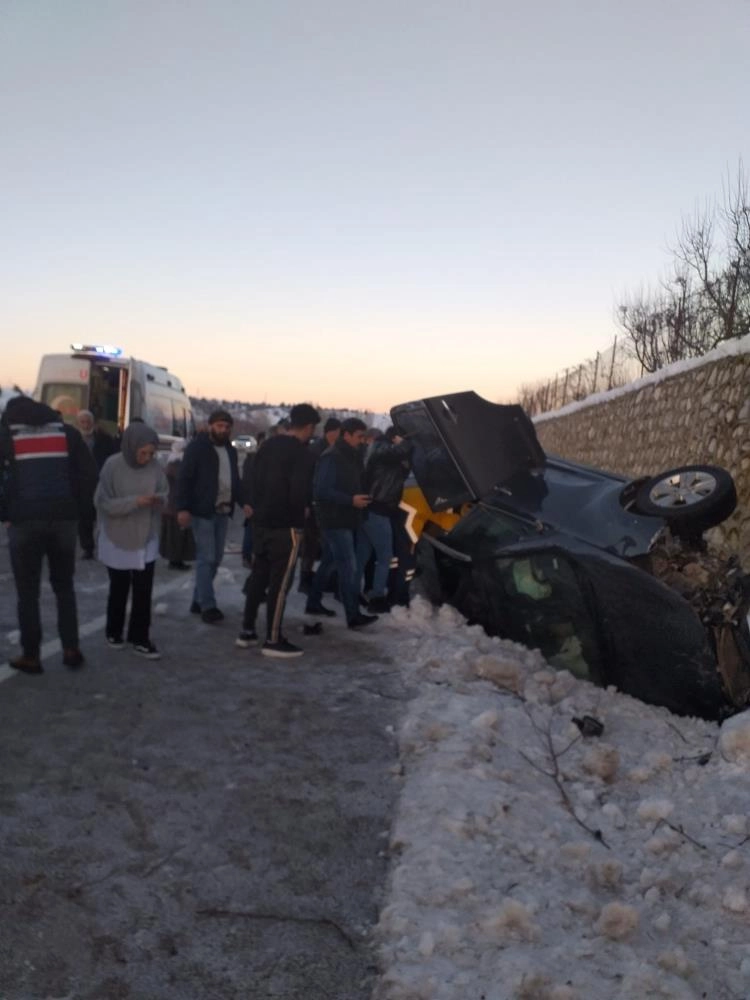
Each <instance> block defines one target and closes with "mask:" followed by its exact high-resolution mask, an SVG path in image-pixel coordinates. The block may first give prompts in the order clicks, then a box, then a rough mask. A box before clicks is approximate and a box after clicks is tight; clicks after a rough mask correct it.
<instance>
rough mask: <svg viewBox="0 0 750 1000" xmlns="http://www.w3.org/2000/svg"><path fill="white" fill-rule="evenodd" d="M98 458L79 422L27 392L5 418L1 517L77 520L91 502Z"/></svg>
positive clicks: (0, 431)
mask: <svg viewBox="0 0 750 1000" xmlns="http://www.w3.org/2000/svg"><path fill="white" fill-rule="evenodd" d="M96 475H97V470H96V463H95V462H94V459H93V458H92V456H91V452H90V451H89V449H88V448H87V447H86V444H85V442H84V440H83V438H82V437H81V434H80V432H79V431H78V430H77V429H76V428H75V427H69V426H68V425H67V424H65V423H63V421H62V418H61V417H60V414H59V413H58V412H57V411H56V410H53V409H52V408H51V407H49V406H47V405H46V403H37V402H36V401H35V400H33V399H30V398H29V397H28V396H14V398H13V399H11V400H10V401H9V402H8V405H7V406H6V407H5V412H4V413H3V416H2V420H0V521H9V522H11V523H12V524H15V523H20V522H22V521H76V520H78V518H79V516H80V514H81V513H82V512H83V511H86V510H87V509H88V508H89V507H90V505H91V499H92V496H93V494H94V489H95V487H96Z"/></svg>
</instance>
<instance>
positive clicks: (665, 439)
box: [534, 337, 750, 572]
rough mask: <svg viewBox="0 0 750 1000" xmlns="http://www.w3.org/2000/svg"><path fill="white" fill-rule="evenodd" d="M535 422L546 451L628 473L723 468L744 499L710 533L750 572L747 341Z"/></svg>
mask: <svg viewBox="0 0 750 1000" xmlns="http://www.w3.org/2000/svg"><path fill="white" fill-rule="evenodd" d="M746 342H747V343H746ZM534 422H535V426H536V431H537V434H538V436H539V440H540V441H541V443H542V446H543V447H544V449H545V451H547V452H550V453H551V454H557V455H560V456H561V457H563V458H568V459H573V460H576V461H580V462H585V463H588V464H590V465H595V466H598V467H599V468H602V469H607V470H609V471H611V472H617V473H620V474H622V475H624V476H627V477H628V478H636V477H638V476H644V475H656V474H657V473H659V472H662V471H664V470H666V469H670V468H673V467H675V466H678V465H694V464H701V465H703V464H708V465H721V466H724V468H726V469H728V470H729V471H730V472H731V473H732V475H733V476H734V479H735V483H736V486H737V494H738V497H739V502H738V505H737V510H736V511H735V513H734V514H733V515H732V517H731V518H729V519H728V520H727V521H726V522H725V523H724V524H723V525H721V526H720V527H719V528H715V529H713V530H712V532H711V533H710V535H709V538H710V540H711V541H712V543H713V544H716V545H718V546H719V547H720V548H722V549H724V550H726V551H733V552H739V553H740V555H741V557H742V560H743V563H744V566H745V569H746V570H747V571H749V572H750V338H747V337H746V338H744V339H743V340H741V341H735V342H734V343H733V344H732V345H731V346H724V347H723V348H721V349H718V350H717V351H714V352H712V354H709V355H706V357H705V358H701V359H697V360H696V361H695V362H690V363H686V362H680V363H678V364H677V365H674V366H672V368H671V369H664V370H663V371H661V372H658V373H656V375H654V376H650V377H648V378H646V379H640V380H639V381H638V382H636V383H634V384H633V386H632V387H626V388H625V389H622V388H620V389H617V390H613V391H612V392H611V393H603V394H601V395H600V396H597V397H592V400H591V402H589V401H583V402H582V403H578V404H573V406H570V407H566V408H564V409H563V410H560V411H558V412H551V413H548V414H541V415H540V416H539V417H537V418H536V419H535V421H534Z"/></svg>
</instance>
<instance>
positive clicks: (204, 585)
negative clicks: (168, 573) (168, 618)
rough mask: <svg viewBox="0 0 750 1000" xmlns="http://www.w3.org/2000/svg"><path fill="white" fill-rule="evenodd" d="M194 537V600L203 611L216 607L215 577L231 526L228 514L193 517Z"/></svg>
mask: <svg viewBox="0 0 750 1000" xmlns="http://www.w3.org/2000/svg"><path fill="white" fill-rule="evenodd" d="M192 526H193V537H194V538H195V587H194V589H193V601H195V602H196V603H197V604H199V605H200V608H201V611H207V610H208V609H209V608H215V607H216V595H215V594H214V577H215V576H216V571H217V569H218V568H219V566H220V564H221V560H222V558H223V556H224V543H225V542H226V540H227V528H228V527H229V515H228V514H214V516H213V517H195V516H194V517H193V519H192Z"/></svg>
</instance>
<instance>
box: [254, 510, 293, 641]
mask: <svg viewBox="0 0 750 1000" xmlns="http://www.w3.org/2000/svg"><path fill="white" fill-rule="evenodd" d="M301 541H302V532H301V531H300V530H299V529H298V528H265V527H263V526H262V525H259V524H256V525H254V527H253V568H252V571H251V573H250V576H249V577H248V580H247V583H246V585H245V613H244V615H243V618H242V624H243V628H245V629H246V630H247V631H248V632H249V631H251V630H252V629H254V628H255V617H256V615H257V614H258V608H259V607H260V605H261V602H262V601H263V598H264V595H265V594H266V591H268V596H267V597H266V638H267V639H268V641H269V642H278V641H279V639H280V638H281V635H282V632H281V623H282V620H283V618H284V607H285V605H286V595H287V593H288V591H289V587H290V585H291V583H292V578H293V576H294V565H295V563H296V562H297V555H298V553H299V547H300V542H301Z"/></svg>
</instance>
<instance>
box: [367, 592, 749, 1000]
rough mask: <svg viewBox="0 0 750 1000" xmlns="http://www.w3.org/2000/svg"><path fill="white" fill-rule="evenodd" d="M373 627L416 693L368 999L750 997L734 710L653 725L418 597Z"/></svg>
mask: <svg viewBox="0 0 750 1000" xmlns="http://www.w3.org/2000/svg"><path fill="white" fill-rule="evenodd" d="M381 621H382V624H383V630H384V631H385V629H388V630H389V631H391V630H392V633H393V635H392V638H393V639H394V641H397V642H398V648H399V656H400V659H401V660H402V662H403V664H404V670H405V671H406V673H407V678H408V679H409V681H411V682H413V683H414V685H415V689H416V691H417V694H416V697H415V699H414V700H413V701H412V702H411V704H410V705H409V709H408V715H407V717H406V718H405V720H404V722H403V725H402V727H401V731H400V734H399V741H400V753H401V762H400V768H399V770H400V772H401V774H402V780H403V792H402V796H401V800H400V805H399V811H398V815H397V818H396V821H395V824H394V828H393V832H392V838H391V844H390V850H391V854H392V862H391V885H390V890H389V896H388V899H387V902H386V905H385V906H384V908H383V910H382V913H381V916H380V922H379V926H378V928H377V938H378V944H379V947H380V953H381V960H382V967H383V977H382V980H381V983H380V985H379V987H378V989H377V990H376V993H375V996H376V998H377V1000H469V998H471V1000H479V998H485V1000H516V998H518V1000H584V998H585V1000H591V998H594V997H595V998H597V1000H608V998H620V1000H635V998H639V1000H640V998H646V997H658V998H675V1000H693V998H695V1000H697V998H701V997H710V998H711V1000H724V998H726V1000H729V998H730V997H731V998H739V997H747V996H750V934H749V933H748V931H749V930H750V898H749V897H750V867H749V860H750V859H749V856H748V851H749V850H750V847H749V846H748V844H747V841H748V840H750V836H749V831H750V713H745V714H742V715H739V716H735V717H734V718H733V719H731V720H730V721H728V722H727V723H725V724H724V726H723V728H720V727H719V726H718V725H716V724H713V723H709V722H705V721H703V720H697V719H685V718H680V717H677V716H674V715H671V714H670V713H669V712H668V711H667V710H666V709H661V708H654V707H651V706H648V705H644V704H642V703H640V702H638V701H636V700H635V699H632V698H630V697H627V696H625V695H621V694H618V693H617V692H615V691H612V690H607V691H604V690H602V689H600V688H597V687H594V686H593V685H591V684H588V683H586V682H582V681H577V680H575V679H574V678H573V677H572V676H571V675H570V674H568V673H565V672H555V671H553V670H552V669H550V668H549V667H548V666H547V665H546V664H545V663H544V661H543V660H542V659H541V657H540V655H539V654H538V653H536V652H532V651H529V650H527V649H524V648H523V647H520V646H518V645H516V644H514V643H510V642H507V641H503V640H499V639H496V638H490V637H488V636H486V635H485V634H484V632H483V631H482V630H481V629H480V628H479V627H477V626H472V627H469V626H467V625H466V624H465V623H464V620H463V619H462V618H461V617H460V616H459V615H458V614H457V613H456V612H455V611H454V610H453V609H451V608H448V607H444V608H441V609H440V610H439V611H434V610H433V609H432V608H430V607H429V606H428V605H427V604H426V603H425V602H423V601H421V600H419V599H417V600H416V601H415V602H414V603H413V606H412V609H411V611H409V612H407V611H401V610H400V609H396V610H395V611H394V612H393V614H392V615H391V616H390V618H389V620H388V621H387V622H386V620H385V619H382V620H381ZM587 717H592V720H590V724H588V723H587ZM574 719H575V720H577V721H576V722H574V721H573V720H574ZM593 720H598V721H600V722H601V723H603V727H604V728H603V731H602V734H601V736H591V735H584V733H586V732H591V731H595V726H594V725H593Z"/></svg>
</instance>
